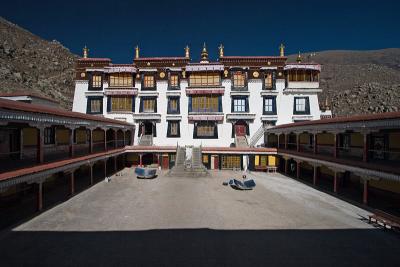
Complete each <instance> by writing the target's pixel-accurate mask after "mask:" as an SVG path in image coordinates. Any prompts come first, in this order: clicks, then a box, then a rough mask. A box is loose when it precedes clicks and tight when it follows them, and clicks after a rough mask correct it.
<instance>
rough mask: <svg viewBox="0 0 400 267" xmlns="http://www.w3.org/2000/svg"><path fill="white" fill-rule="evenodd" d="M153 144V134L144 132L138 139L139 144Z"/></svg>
mask: <svg viewBox="0 0 400 267" xmlns="http://www.w3.org/2000/svg"><path fill="white" fill-rule="evenodd" d="M152 145H153V135H151V134H145V135H142V137H141V138H140V140H139V146H152Z"/></svg>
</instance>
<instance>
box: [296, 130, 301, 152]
mask: <svg viewBox="0 0 400 267" xmlns="http://www.w3.org/2000/svg"><path fill="white" fill-rule="evenodd" d="M296 148H297V152H300V134H296Z"/></svg>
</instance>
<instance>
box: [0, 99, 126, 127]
mask: <svg viewBox="0 0 400 267" xmlns="http://www.w3.org/2000/svg"><path fill="white" fill-rule="evenodd" d="M0 109H8V110H16V111H25V112H34V113H41V114H48V115H53V116H61V117H68V118H74V119H83V120H89V121H99V122H104V123H112V124H117V125H128V126H133V125H132V124H130V123H127V122H123V121H118V120H113V119H107V118H103V117H98V116H93V115H88V114H84V113H79V112H72V111H66V110H61V109H57V108H50V107H46V106H41V105H35V104H28V103H23V102H18V101H13V100H7V99H0Z"/></svg>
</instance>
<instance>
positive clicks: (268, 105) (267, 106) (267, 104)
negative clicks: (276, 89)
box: [263, 96, 276, 115]
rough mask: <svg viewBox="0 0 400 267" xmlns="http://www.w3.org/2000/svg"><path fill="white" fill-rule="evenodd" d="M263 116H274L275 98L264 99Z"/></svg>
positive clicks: (267, 97)
mask: <svg viewBox="0 0 400 267" xmlns="http://www.w3.org/2000/svg"><path fill="white" fill-rule="evenodd" d="M263 114H264V115H276V96H266V97H264V103H263Z"/></svg>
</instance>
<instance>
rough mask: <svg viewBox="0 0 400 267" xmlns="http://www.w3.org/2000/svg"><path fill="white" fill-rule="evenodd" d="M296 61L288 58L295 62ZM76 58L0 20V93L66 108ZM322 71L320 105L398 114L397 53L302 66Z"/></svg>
mask: <svg viewBox="0 0 400 267" xmlns="http://www.w3.org/2000/svg"><path fill="white" fill-rule="evenodd" d="M296 56H297V55H292V56H289V61H295V59H296ZM76 58H77V56H76V55H74V54H72V53H71V52H70V51H69V50H68V49H67V48H65V47H64V46H62V45H61V44H60V43H59V42H57V41H52V42H49V41H46V40H43V39H41V38H39V37H37V36H35V35H33V34H32V33H30V32H28V31H26V30H24V29H22V28H20V27H18V26H16V25H14V24H12V23H10V22H8V21H6V20H5V19H3V18H1V17H0V93H1V92H13V91H24V90H28V91H32V92H35V93H37V94H40V95H44V96H49V97H51V98H53V99H56V100H58V101H60V103H61V106H62V107H64V108H67V109H70V108H71V105H72V99H73V92H74V83H73V73H74V69H73V66H74V60H75V59H76ZM307 61H315V62H318V63H321V64H322V65H323V68H322V74H321V87H322V89H323V93H322V94H321V95H320V102H322V101H325V99H326V98H328V99H329V102H331V103H332V109H333V112H334V114H336V115H339V116H346V115H351V114H360V113H376V112H387V111H397V110H400V48H393V49H383V50H376V51H323V52H317V53H316V54H315V55H314V56H312V57H309V56H308V54H304V55H303V62H307Z"/></svg>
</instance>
